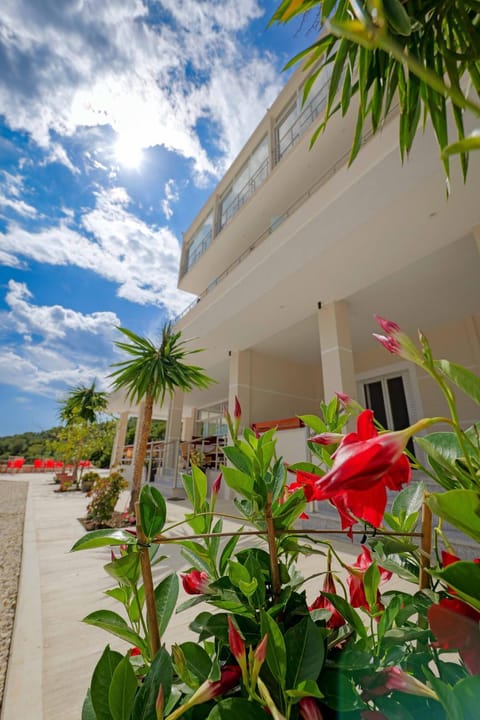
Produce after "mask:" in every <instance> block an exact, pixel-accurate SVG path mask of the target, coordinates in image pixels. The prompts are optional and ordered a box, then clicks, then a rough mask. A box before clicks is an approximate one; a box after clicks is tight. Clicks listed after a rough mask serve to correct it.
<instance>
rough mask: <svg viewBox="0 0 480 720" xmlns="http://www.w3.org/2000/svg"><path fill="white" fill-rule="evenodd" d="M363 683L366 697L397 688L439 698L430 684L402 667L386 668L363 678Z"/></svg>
mask: <svg viewBox="0 0 480 720" xmlns="http://www.w3.org/2000/svg"><path fill="white" fill-rule="evenodd" d="M362 683H363V684H364V685H365V686H366V688H365V692H364V695H363V696H364V697H366V698H371V697H378V696H379V695H386V694H387V693H389V692H391V691H392V690H396V691H398V692H403V693H406V694H407V695H418V696H420V697H428V698H433V699H434V700H438V696H437V694H436V693H435V692H434V691H433V690H432V689H431V688H429V687H428V685H425V683H422V682H420V680H417V679H416V678H415V677H413V675H409V673H407V672H405V670H402V668H401V667H388V668H385V670H381V671H380V672H377V673H374V674H373V675H370V676H367V677H366V678H363V680H362ZM362 717H363V714H362ZM373 717H375V716H373Z"/></svg>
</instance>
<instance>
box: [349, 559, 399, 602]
mask: <svg viewBox="0 0 480 720" xmlns="http://www.w3.org/2000/svg"><path fill="white" fill-rule="evenodd" d="M372 562H373V561H372V556H371V553H370V550H369V549H368V548H367V547H366V546H365V545H362V552H361V553H360V555H359V556H358V558H357V561H356V562H355V563H354V564H353V565H352V566H351V567H350V575H349V576H348V578H347V582H348V590H349V593H350V605H351V606H352V607H353V608H358V607H361V608H364V609H365V610H369V611H370V612H371V611H373V610H374V608H371V607H369V605H368V602H367V598H366V595H365V587H364V585H363V577H364V575H365V572H366V571H367V569H368V568H369V567H370V565H371V564H372ZM378 569H379V571H380V582H386V581H387V580H390V578H391V577H392V573H391V572H390V571H389V570H385V569H384V568H382V567H379V568H378ZM376 605H377V607H379V608H381V607H382V604H381V602H380V592H379V591H377V602H376Z"/></svg>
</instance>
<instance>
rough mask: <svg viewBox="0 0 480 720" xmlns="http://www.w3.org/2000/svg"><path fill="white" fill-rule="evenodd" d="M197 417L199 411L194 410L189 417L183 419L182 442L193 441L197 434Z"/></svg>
mask: <svg viewBox="0 0 480 720" xmlns="http://www.w3.org/2000/svg"><path fill="white" fill-rule="evenodd" d="M196 415H197V409H196V408H192V412H191V414H190V415H189V416H188V417H184V418H183V425H182V440H186V441H188V440H191V439H192V437H193V435H194V433H195V418H196Z"/></svg>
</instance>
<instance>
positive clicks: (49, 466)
mask: <svg viewBox="0 0 480 720" xmlns="http://www.w3.org/2000/svg"><path fill="white" fill-rule="evenodd" d="M44 467H45V470H53V469H54V467H55V462H54V461H53V460H52V458H47V459H46V460H45V465H44Z"/></svg>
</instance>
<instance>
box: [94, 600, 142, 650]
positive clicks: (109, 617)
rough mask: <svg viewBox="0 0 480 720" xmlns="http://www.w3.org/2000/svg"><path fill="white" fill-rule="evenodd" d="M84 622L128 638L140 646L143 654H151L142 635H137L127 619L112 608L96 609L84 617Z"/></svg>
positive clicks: (128, 640)
mask: <svg viewBox="0 0 480 720" xmlns="http://www.w3.org/2000/svg"><path fill="white" fill-rule="evenodd" d="M83 622H84V623H87V625H94V626H95V627H99V628H102V630H106V631H107V632H110V633H112V635H116V636H117V637H119V638H122V640H126V641H127V642H128V643H130V644H131V645H134V646H136V647H138V648H139V649H140V650H141V652H142V655H145V656H146V657H148V656H149V650H148V647H147V645H146V644H145V642H144V640H142V638H141V637H140V635H137V633H136V632H134V631H133V630H131V629H130V628H129V626H128V625H127V623H126V622H125V620H124V619H123V618H122V617H121V616H120V615H118V614H117V613H115V612H113V611H112V610H95V611H94V612H92V613H90V615H87V617H85V618H83Z"/></svg>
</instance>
